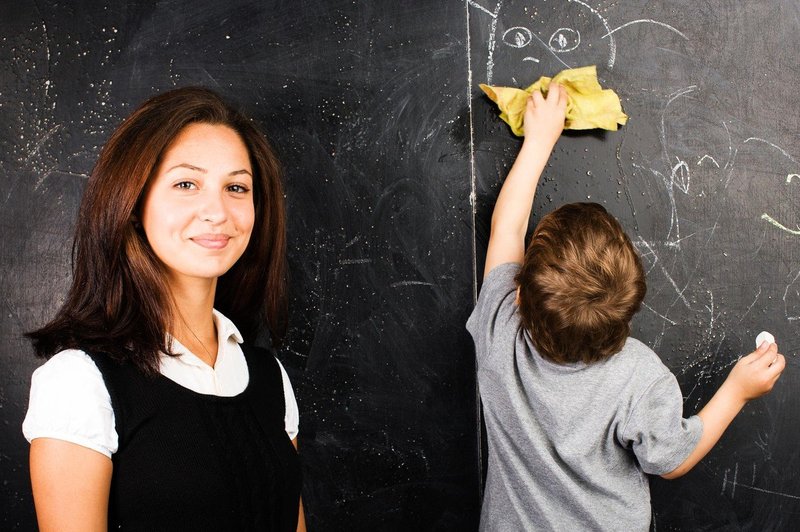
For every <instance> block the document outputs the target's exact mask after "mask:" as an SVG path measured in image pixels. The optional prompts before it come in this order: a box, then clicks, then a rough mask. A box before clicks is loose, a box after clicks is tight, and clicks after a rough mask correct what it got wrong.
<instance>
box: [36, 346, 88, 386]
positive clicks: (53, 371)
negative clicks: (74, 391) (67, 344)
mask: <svg viewBox="0 0 800 532" xmlns="http://www.w3.org/2000/svg"><path fill="white" fill-rule="evenodd" d="M80 376H85V377H87V378H92V377H98V378H101V379H102V375H101V374H100V370H99V369H97V365H96V364H95V363H94V360H92V357H90V356H89V354H88V353H86V351H83V350H81V349H65V350H63V351H59V352H58V353H56V354H55V355H53V356H52V357H50V358H49V359H48V360H47V362H45V363H44V364H42V365H41V366H39V367H38V368H37V369H36V370H35V371H34V372H33V378H34V379H41V378H48V379H58V380H62V379H74V378H78V377H80Z"/></svg>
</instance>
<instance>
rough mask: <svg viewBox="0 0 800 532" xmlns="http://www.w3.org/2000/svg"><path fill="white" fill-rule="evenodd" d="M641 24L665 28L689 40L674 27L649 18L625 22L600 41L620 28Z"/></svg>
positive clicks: (604, 36)
mask: <svg viewBox="0 0 800 532" xmlns="http://www.w3.org/2000/svg"><path fill="white" fill-rule="evenodd" d="M643 22H644V23H647V24H656V25H657V26H662V27H664V28H667V29H668V30H670V31H674V32H675V33H677V34H678V35H680V36H681V37H683V38H684V39H686V40H687V41H688V40H689V37H687V36H686V35H684V34H683V33H681V32H680V31H678V30H677V29H676V28H674V27H672V26H670V25H669V24H665V23H664V22H659V21H657V20H652V19H649V18H641V19H639V20H632V21H630V22H626V23H625V24H623V25H622V26H620V27H618V28H614V29H613V30H611V31H609V32H608V33H606V34H605V35H603V36H602V37H601V38H602V39H605V38H606V37H609V36H611V34H612V33H615V32H617V31H619V30H621V29H622V28H627V27H628V26H630V25H632V24H641V23H643Z"/></svg>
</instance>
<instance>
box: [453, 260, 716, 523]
mask: <svg viewBox="0 0 800 532" xmlns="http://www.w3.org/2000/svg"><path fill="white" fill-rule="evenodd" d="M518 271H519V265H518V264H503V265H501V266H498V267H496V268H494V269H493V270H492V271H491V272H490V273H489V275H488V276H487V277H486V279H484V282H483V287H482V288H481V294H480V297H479V298H478V305H477V306H476V307H475V310H474V311H473V313H472V315H471V316H470V318H469V321H468V322H467V329H468V330H469V332H470V333H471V334H472V337H473V339H474V341H475V351H476V356H477V363H478V385H479V387H480V393H481V400H482V402H483V413H484V418H485V421H486V432H487V437H488V446H489V456H488V462H489V465H488V472H487V478H486V488H485V491H484V496H483V507H482V510H481V524H480V529H481V530H489V531H503V532H505V531H515V530H526V531H527V530H559V531H561V530H569V531H578V530H648V528H649V525H650V517H651V509H650V487H649V484H648V479H647V476H646V475H645V473H648V474H652V475H661V474H664V473H669V472H670V471H672V470H674V469H675V468H676V467H678V466H679V465H680V464H681V463H683V461H684V460H685V459H686V458H687V457H688V456H689V453H691V451H692V450H693V449H694V448H695V446H696V445H697V442H698V441H699V439H700V436H701V435H702V432H703V424H702V421H701V420H700V418H699V417H697V416H692V417H690V418H689V419H684V418H683V397H682V395H681V391H680V388H679V386H678V382H677V380H676V379H675V377H674V376H673V375H672V373H671V372H670V371H669V369H667V367H666V366H664V364H663V363H662V362H661V360H660V359H659V358H658V356H657V355H656V354H655V353H654V352H653V351H652V350H651V349H650V348H648V347H647V346H646V345H644V344H643V343H641V342H639V341H638V340H635V339H633V338H628V340H627V341H626V342H625V346H624V347H623V348H622V350H621V351H620V352H619V353H617V354H615V355H614V356H612V357H610V358H608V359H606V360H604V361H602V362H597V363H594V364H588V365H587V364H583V363H575V364H555V363H552V362H550V361H548V360H546V359H544V358H542V357H541V356H540V355H539V354H538V353H537V352H536V350H535V349H534V347H533V344H532V343H531V341H530V336H529V334H528V333H527V331H526V330H525V329H524V328H523V327H522V326H521V323H520V315H519V312H518V309H517V305H516V303H515V298H516V289H517V287H516V284H515V282H514V276H515V275H516V273H517V272H518Z"/></svg>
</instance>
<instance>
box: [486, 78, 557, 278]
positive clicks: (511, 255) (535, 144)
mask: <svg viewBox="0 0 800 532" xmlns="http://www.w3.org/2000/svg"><path fill="white" fill-rule="evenodd" d="M566 110H567V92H566V91H565V90H564V87H562V86H561V85H558V84H551V85H550V90H549V92H548V94H547V98H544V97H543V96H542V94H541V93H540V92H538V91H537V92H534V93H533V96H531V97H530V98H529V99H528V106H527V108H526V109H525V121H524V124H523V127H524V129H525V140H524V141H523V143H522V148H521V149H520V152H519V155H517V159H516V161H514V165H513V166H512V167H511V171H510V172H509V173H508V177H507V178H506V181H505V183H503V188H502V189H501V190H500V195H499V196H498V197H497V203H496V204H495V206H494V214H493V215H492V227H491V233H490V235H489V247H488V249H487V251H486V266H485V268H484V273H483V275H484V277H485V276H486V275H488V274H489V272H490V271H492V269H493V268H494V267H495V266H498V265H500V264H504V263H506V262H522V257H523V256H524V254H525V233H526V232H527V230H528V220H529V218H530V214H531V207H532V204H533V196H534V194H535V193H536V186H537V184H538V183H539V177H540V176H541V175H542V170H544V167H545V164H547V159H548V158H549V157H550V152H552V151H553V146H555V143H556V141H557V140H558V137H559V136H560V135H561V132H562V131H563V129H564V119H565V116H566Z"/></svg>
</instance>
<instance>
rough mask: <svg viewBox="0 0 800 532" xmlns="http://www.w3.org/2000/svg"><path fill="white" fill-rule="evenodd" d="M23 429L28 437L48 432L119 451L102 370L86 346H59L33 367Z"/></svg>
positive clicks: (103, 450) (102, 449)
mask: <svg viewBox="0 0 800 532" xmlns="http://www.w3.org/2000/svg"><path fill="white" fill-rule="evenodd" d="M22 431H23V433H24V434H25V437H26V438H27V439H28V441H32V440H33V439H35V438H42V437H47V438H55V439H59V440H64V441H69V442H72V443H76V444H78V445H82V446H84V447H88V448H90V449H94V450H96V451H98V452H101V453H103V454H105V455H106V456H111V454H113V453H114V452H115V451H116V449H117V435H116V432H115V431H114V412H113V408H112V406H111V398H110V397H109V394H108V390H107V389H106V386H105V382H104V380H103V376H102V374H101V373H100V371H99V370H98V369H97V366H96V365H95V363H94V361H93V360H92V358H91V357H90V356H89V355H88V354H87V353H86V352H85V351H82V350H79V349H66V350H64V351H60V352H59V353H56V354H55V355H53V356H52V357H51V358H50V359H49V360H48V361H47V362H45V363H44V364H42V365H41V366H40V367H39V368H37V369H36V370H35V371H34V372H33V377H32V378H31V391H30V398H29V403H28V412H27V414H26V416H25V421H24V422H23V425H22Z"/></svg>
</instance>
